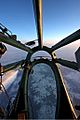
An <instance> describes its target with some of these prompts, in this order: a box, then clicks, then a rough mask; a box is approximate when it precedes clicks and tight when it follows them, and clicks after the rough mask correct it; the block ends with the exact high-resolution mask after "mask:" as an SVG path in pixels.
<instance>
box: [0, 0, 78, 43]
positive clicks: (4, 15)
mask: <svg viewBox="0 0 80 120" xmlns="http://www.w3.org/2000/svg"><path fill="white" fill-rule="evenodd" d="M0 4H1V5H0V22H1V23H2V24H4V25H5V26H6V27H8V28H9V29H10V30H11V31H12V33H13V34H16V35H17V36H18V39H19V40H21V41H23V42H24V41H28V40H34V39H36V38H37V34H36V25H35V19H34V12H33V5H32V0H0ZM42 8H43V40H44V42H48V41H49V40H50V41H52V43H54V42H56V41H59V40H61V39H63V38H65V37H66V36H68V35H69V34H71V33H73V32H75V31H76V30H78V29H79V28H80V0H43V6H42Z"/></svg>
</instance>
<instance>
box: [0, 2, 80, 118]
mask: <svg viewBox="0 0 80 120" xmlns="http://www.w3.org/2000/svg"><path fill="white" fill-rule="evenodd" d="M33 8H34V17H35V23H36V29H37V37H38V38H37V42H38V46H36V47H32V48H30V46H31V45H32V46H33V45H34V44H35V40H33V41H31V42H27V43H25V44H23V43H21V42H20V41H18V40H17V36H16V35H12V32H11V31H10V30H8V29H7V28H6V27H5V26H4V25H2V24H1V23H0V29H1V32H0V55H1V56H2V55H3V54H4V53H5V52H6V51H7V48H6V46H5V45H4V43H6V44H9V45H11V46H13V47H16V48H18V49H21V50H23V51H26V52H28V54H27V57H26V59H25V60H24V59H23V60H21V61H18V62H15V63H11V64H8V65H5V66H2V65H1V64H0V76H1V81H0V89H1V88H2V87H3V84H2V75H3V73H6V72H7V71H10V70H12V69H14V68H17V67H22V68H23V75H22V79H21V83H20V85H19V90H18V92H17V95H16V98H15V100H14V103H13V105H12V106H10V102H9V104H8V113H7V115H6V117H5V119H24V120H25V119H29V114H30V113H29V104H28V87H27V86H28V77H29V74H30V71H31V69H32V67H33V66H34V65H36V64H39V63H45V64H48V65H49V66H50V67H51V69H52V71H53V73H54V75H55V80H56V87H57V104H56V113H55V119H78V118H79V117H80V116H77V115H76V113H75V110H74V107H73V105H72V102H71V99H70V96H69V94H68V91H67V88H66V85H65V83H64V79H63V76H62V74H61V71H60V69H59V68H58V66H59V64H60V65H62V66H66V67H68V68H71V69H74V70H77V71H80V49H78V51H76V53H75V55H76V60H77V62H73V61H69V60H64V59H61V58H57V57H56V53H55V51H56V50H57V49H59V48H61V47H63V46H66V45H68V44H70V43H72V42H74V41H76V40H79V39H80V29H79V30H77V31H76V32H74V33H72V34H71V35H69V36H68V37H66V38H64V39H62V40H61V41H60V42H58V43H57V44H55V45H52V47H51V48H49V47H47V46H44V45H43V38H42V0H33ZM42 50H43V51H46V52H47V53H49V55H50V56H51V59H50V60H49V59H44V56H40V58H39V59H36V60H35V59H34V60H33V61H31V57H32V55H33V54H34V53H36V52H37V51H42ZM0 115H2V118H4V110H3V109H2V108H0Z"/></svg>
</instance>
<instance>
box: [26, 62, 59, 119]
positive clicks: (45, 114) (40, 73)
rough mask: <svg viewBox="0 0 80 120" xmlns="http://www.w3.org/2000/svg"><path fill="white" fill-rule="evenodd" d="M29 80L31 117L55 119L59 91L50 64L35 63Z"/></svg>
mask: <svg viewBox="0 0 80 120" xmlns="http://www.w3.org/2000/svg"><path fill="white" fill-rule="evenodd" d="M28 81H29V83H28V90H29V92H28V95H29V111H30V117H31V118H34V119H54V118H55V111H56V101H57V93H56V81H55V77H54V73H53V71H52V69H51V68H50V66H48V65H47V64H44V63H40V64H37V65H35V66H34V67H33V68H32V70H31V73H30V75H29V80H28Z"/></svg>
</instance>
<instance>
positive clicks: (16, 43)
mask: <svg viewBox="0 0 80 120" xmlns="http://www.w3.org/2000/svg"><path fill="white" fill-rule="evenodd" d="M0 42H4V43H7V44H9V45H11V46H13V47H16V48H19V49H21V50H24V51H27V52H30V53H32V50H31V49H30V48H29V47H27V46H25V45H24V44H22V43H20V42H19V41H17V40H15V39H12V38H10V37H7V36H6V35H4V34H2V33H0Z"/></svg>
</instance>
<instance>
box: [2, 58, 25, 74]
mask: <svg viewBox="0 0 80 120" xmlns="http://www.w3.org/2000/svg"><path fill="white" fill-rule="evenodd" d="M24 61H25V60H21V61H18V62H14V63H11V64H8V65H5V66H3V73H5V72H7V71H10V70H12V69H14V68H17V67H19V66H21V65H22V64H23V63H24Z"/></svg>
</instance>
